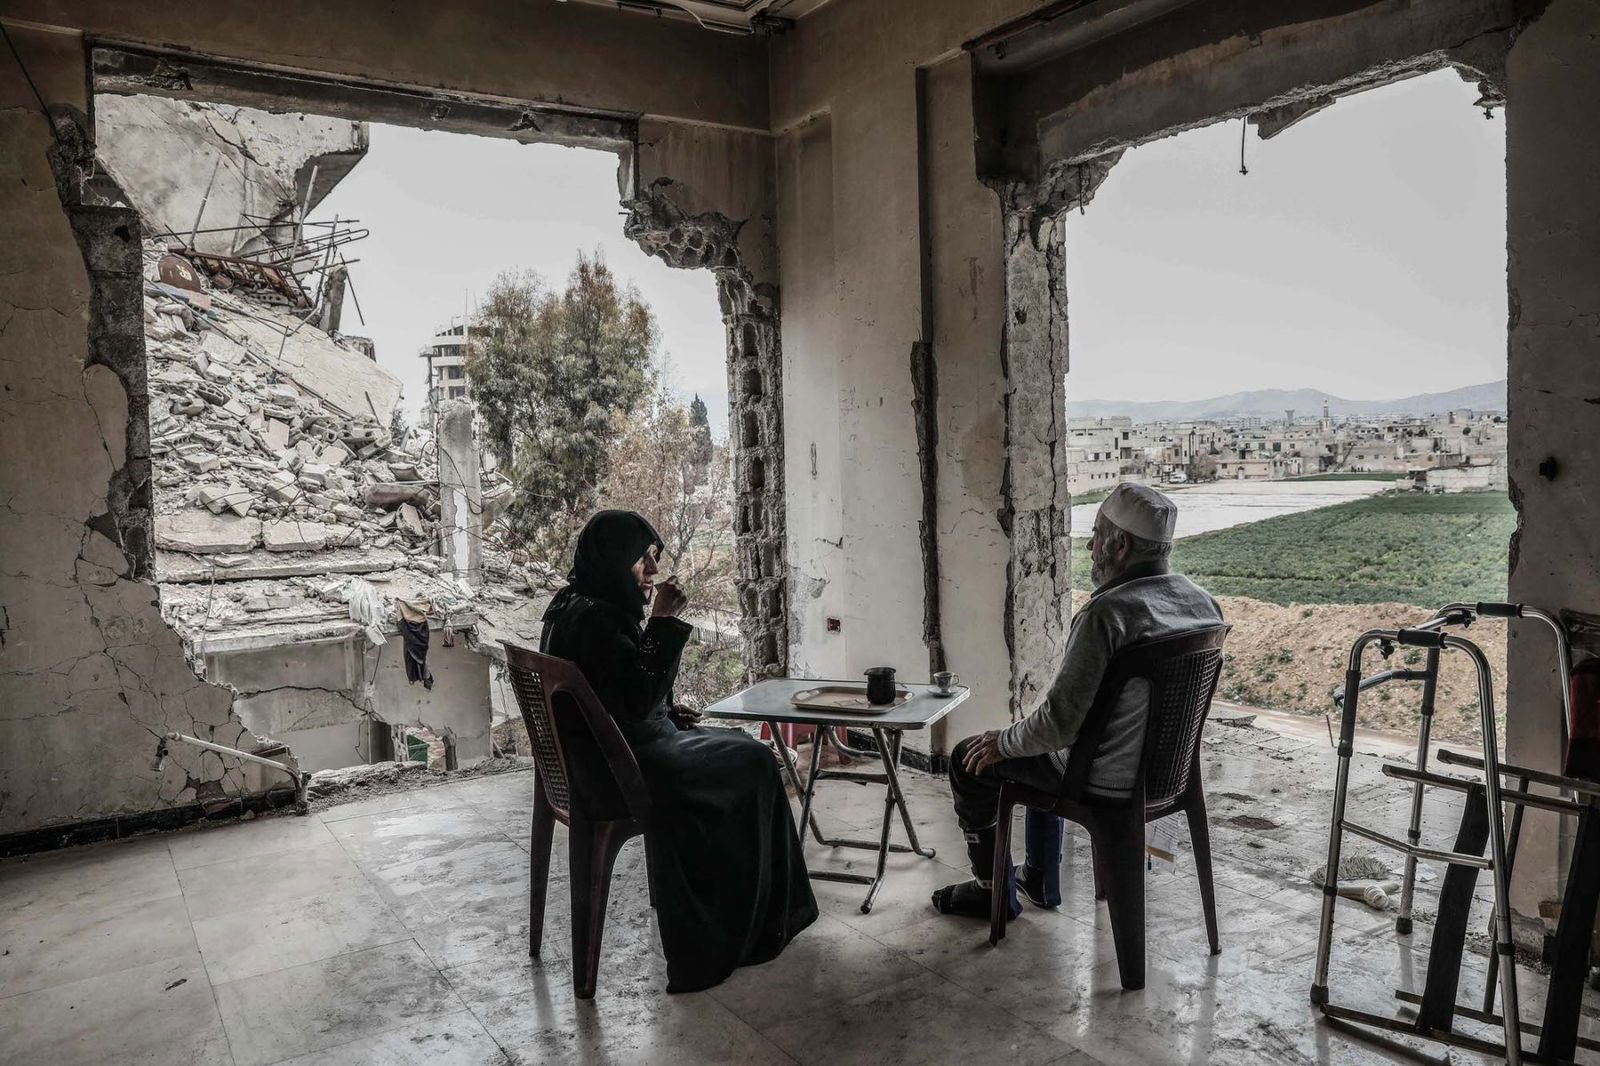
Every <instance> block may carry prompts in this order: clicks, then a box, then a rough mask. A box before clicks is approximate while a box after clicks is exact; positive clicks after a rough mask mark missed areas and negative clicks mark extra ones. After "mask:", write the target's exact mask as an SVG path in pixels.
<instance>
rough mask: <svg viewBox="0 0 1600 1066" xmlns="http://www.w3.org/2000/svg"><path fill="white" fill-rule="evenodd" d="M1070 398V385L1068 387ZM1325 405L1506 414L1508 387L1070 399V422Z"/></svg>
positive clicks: (1313, 409)
mask: <svg viewBox="0 0 1600 1066" xmlns="http://www.w3.org/2000/svg"><path fill="white" fill-rule="evenodd" d="M1067 388H1068V395H1069V396H1070V394H1071V383H1070V381H1069V383H1068V386H1067ZM1324 401H1326V403H1327V404H1328V411H1329V413H1330V414H1332V415H1333V416H1334V417H1335V418H1338V417H1341V416H1349V415H1400V414H1410V415H1428V414H1439V413H1441V412H1444V411H1453V410H1458V409H1460V408H1463V407H1469V408H1472V409H1473V410H1477V411H1504V410H1505V409H1506V383H1505V381H1504V379H1502V380H1500V381H1490V382H1487V383H1486V384H1483V385H1468V386H1465V387H1464V388H1459V389H1451V390H1449V391H1448V392H1423V393H1417V394H1416V395H1414V396H1401V397H1399V398H1398V399H1394V400H1346V399H1344V398H1343V397H1341V396H1334V395H1332V394H1331V393H1326V392H1319V391H1318V390H1316V389H1255V390H1252V391H1250V392H1235V393H1232V394H1230V395H1227V396H1213V397H1211V398H1210V399H1206V400H1076V401H1074V400H1071V399H1069V400H1068V401H1067V416H1068V417H1069V418H1104V417H1106V416H1108V415H1128V416H1130V417H1131V418H1132V419H1133V420H1134V421H1135V422H1155V421H1192V420H1195V419H1207V418H1242V417H1249V416H1261V417H1268V418H1282V417H1283V413H1284V411H1286V410H1289V409H1293V410H1294V412H1295V415H1296V417H1301V416H1306V415H1310V416H1312V417H1315V416H1317V415H1320V414H1322V405H1323V403H1324Z"/></svg>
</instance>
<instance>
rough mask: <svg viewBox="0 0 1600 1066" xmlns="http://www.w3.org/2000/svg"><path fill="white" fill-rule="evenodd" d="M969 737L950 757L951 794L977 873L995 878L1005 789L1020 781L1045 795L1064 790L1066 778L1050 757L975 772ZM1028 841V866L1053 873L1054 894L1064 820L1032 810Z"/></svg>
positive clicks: (1033, 757)
mask: <svg viewBox="0 0 1600 1066" xmlns="http://www.w3.org/2000/svg"><path fill="white" fill-rule="evenodd" d="M973 739H974V738H972V737H968V738H967V739H966V740H963V741H961V743H959V744H957V745H956V747H955V750H954V751H952V752H951V753H950V794H951V797H952V798H953V799H954V801H955V808H956V821H957V822H958V823H960V825H961V830H962V832H963V833H964V834H965V835H966V838H967V854H968V857H969V858H970V860H971V862H972V870H973V874H974V875H975V876H976V877H978V878H979V879H980V880H986V879H987V878H988V876H989V870H990V862H991V861H992V856H993V854H994V840H995V833H994V826H995V820H996V819H997V817H998V816H999V809H1000V786H1001V785H1003V784H1005V783H1006V782H1007V781H1016V782H1018V783H1019V784H1024V785H1027V786H1028V787H1029V788H1036V789H1038V790H1040V791H1041V792H1050V793H1057V792H1060V791H1061V785H1062V782H1063V781H1064V780H1065V779H1066V775H1064V774H1063V773H1062V772H1061V771H1060V770H1058V769H1056V764H1055V762H1054V761H1053V760H1052V759H1051V758H1050V756H1048V755H1029V756H1025V757H1024V758H1021V759H1001V760H1000V761H999V762H997V763H995V764H994V765H993V766H986V767H984V768H983V770H981V771H980V772H978V773H976V774H974V773H971V772H969V771H968V770H967V768H966V765H965V763H966V754H967V746H968V745H969V744H970V743H971V742H972V740H973ZM1026 822H1027V828H1026V832H1025V836H1024V839H1025V841H1026V846H1027V857H1028V858H1027V861H1028V865H1029V866H1030V867H1032V868H1033V869H1035V870H1040V871H1047V872H1048V876H1049V878H1050V885H1051V889H1050V891H1051V892H1052V893H1053V892H1054V887H1053V886H1054V880H1055V874H1056V870H1057V868H1058V866H1059V864H1060V861H1061V819H1060V818H1057V817H1056V816H1055V815H1053V814H1042V813H1040V812H1038V811H1033V810H1030V811H1028V812H1027V815H1026Z"/></svg>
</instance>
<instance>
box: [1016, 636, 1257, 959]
mask: <svg viewBox="0 0 1600 1066" xmlns="http://www.w3.org/2000/svg"><path fill="white" fill-rule="evenodd" d="M1228 629H1229V627H1228V626H1214V627H1208V628H1206V629H1201V630H1195V631H1191V632H1188V633H1182V634H1179V635H1177V636H1172V637H1165V638H1162V639H1160V640H1151V641H1144V642H1141V643H1139V644H1135V645H1131V646H1129V647H1127V648H1124V649H1123V650H1122V651H1120V652H1118V653H1117V654H1116V655H1115V656H1114V657H1113V658H1112V660H1111V665H1110V667H1109V669H1107V671H1106V675H1105V678H1104V679H1103V680H1102V681H1101V683H1100V690H1099V692H1097V693H1096V694H1095V701H1094V705H1093V706H1092V707H1091V708H1090V709H1089V713H1088V715H1087V717H1086V718H1085V719H1084V723H1083V728H1082V729H1080V730H1079V732H1078V741H1077V743H1075V744H1073V745H1072V754H1071V755H1070V757H1069V758H1068V763H1067V774H1066V782H1067V783H1066V786H1065V789H1064V791H1063V793H1062V794H1060V795H1052V794H1051V793H1048V792H1041V791H1039V790H1038V789H1033V788H1029V787H1027V786H1026V785H1021V784H1018V783H1016V782H1014V781H1008V782H1006V783H1005V785H1004V786H1003V787H1002V788H1001V790H1000V811H999V823H998V829H999V832H998V833H997V834H996V839H995V850H994V871H993V875H992V876H993V877H994V883H995V884H996V885H1002V884H1004V883H1005V877H1006V870H1007V862H1008V860H1009V859H1010V857H1011V814H1012V810H1013V808H1014V807H1015V806H1016V805H1017V804H1019V803H1020V804H1023V805H1024V806H1028V807H1032V808H1033V809H1035V810H1040V811H1045V812H1048V813H1051V814H1057V815H1060V816H1061V817H1063V818H1066V819H1068V820H1070V821H1073V822H1076V823H1077V824H1079V825H1081V826H1083V827H1084V828H1085V829H1087V830H1088V831H1089V839H1090V841H1091V842H1092V844H1093V847H1094V883H1095V898H1096V899H1104V900H1105V901H1106V904H1107V907H1108V909H1109V911H1110V917H1111V935H1112V939H1113V940H1114V941H1115V943H1116V949H1117V969H1118V971H1119V972H1120V974H1121V976H1122V987H1123V988H1126V989H1130V990H1132V989H1138V988H1143V987H1144V871H1145V850H1144V846H1145V835H1144V827H1145V823H1146V822H1153V821H1155V820H1156V819H1157V818H1164V817H1166V816H1167V815H1169V814H1172V813H1174V812H1177V811H1182V812H1184V813H1185V814H1186V815H1187V816H1188V819H1189V835H1190V837H1191V838H1192V840H1193V843H1194V860H1195V872H1196V873H1198V874H1199V877H1200V901H1201V903H1202V905H1203V907H1204V909H1205V919H1206V934H1207V936H1208V937H1209V938H1210V941H1211V954H1213V955H1215V954H1217V953H1218V952H1219V951H1221V950H1222V949H1221V948H1220V947H1219V946H1218V943H1217V903H1216V893H1215V890H1214V888H1213V886H1212V883H1211V830H1210V826H1209V825H1208V823H1207V822H1206V797H1205V792H1204V790H1203V789H1202V788H1201V784H1200V731H1201V729H1202V727H1203V726H1204V725H1205V720H1206V715H1207V714H1209V713H1210V711H1211V698H1212V696H1213V695H1214V694H1215V692H1216V688H1217V678H1218V677H1219V676H1220V674H1221V673H1222V643H1223V641H1224V640H1225V639H1226V637H1227V635H1228ZM1138 679H1143V680H1145V681H1148V682H1149V684H1150V711H1149V717H1148V719H1147V721H1146V725H1145V734H1144V750H1143V753H1142V754H1141V756H1140V759H1139V773H1138V776H1137V778H1136V779H1135V782H1134V787H1133V795H1132V797H1131V798H1129V799H1126V800H1112V799H1103V798H1100V797H1096V796H1093V795H1088V794H1086V793H1085V784H1086V783H1087V781H1088V779H1089V767H1090V764H1091V763H1092V762H1093V759H1094V753H1095V751H1096V750H1098V748H1099V747H1100V741H1101V738H1102V736H1103V735H1104V733H1105V729H1106V726H1107V724H1108V723H1109V721H1110V718H1111V712H1112V709H1113V708H1114V707H1115V705H1116V701H1117V697H1118V696H1119V695H1120V694H1121V692H1122V690H1123V688H1124V686H1126V685H1127V684H1128V682H1130V681H1134V680H1138ZM1005 901H1006V893H1004V892H995V893H994V902H993V905H992V908H991V910H990V917H989V943H990V944H998V943H999V942H1000V941H1001V940H1002V939H1004V938H1005V935H1006V908H1005Z"/></svg>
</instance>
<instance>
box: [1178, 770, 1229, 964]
mask: <svg viewBox="0 0 1600 1066" xmlns="http://www.w3.org/2000/svg"><path fill="white" fill-rule="evenodd" d="M1184 813H1185V814H1187V815H1188V816H1189V840H1190V842H1191V843H1193V844H1194V870H1195V873H1196V874H1197V875H1199V878H1200V905H1201V906H1202V907H1203V908H1204V909H1205V912H1206V936H1207V937H1208V938H1209V939H1210V941H1211V954H1213V955H1218V954H1221V952H1222V946H1221V944H1220V943H1219V942H1218V941H1217V892H1216V888H1215V886H1213V885H1212V883H1211V825H1210V823H1209V822H1208V821H1207V820H1206V797H1205V793H1203V792H1201V791H1200V787H1199V785H1198V784H1195V785H1192V786H1190V796H1189V800H1188V802H1187V803H1186V804H1185V805H1184Z"/></svg>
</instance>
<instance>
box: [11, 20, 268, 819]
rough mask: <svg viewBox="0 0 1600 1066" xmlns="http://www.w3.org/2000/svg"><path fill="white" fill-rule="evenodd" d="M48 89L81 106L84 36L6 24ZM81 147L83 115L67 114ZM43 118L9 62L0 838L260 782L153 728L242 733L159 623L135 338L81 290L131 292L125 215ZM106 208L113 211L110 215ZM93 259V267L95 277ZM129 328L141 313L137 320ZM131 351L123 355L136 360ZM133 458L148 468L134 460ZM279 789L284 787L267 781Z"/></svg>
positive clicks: (135, 239)
mask: <svg viewBox="0 0 1600 1066" xmlns="http://www.w3.org/2000/svg"><path fill="white" fill-rule="evenodd" d="M10 32H11V34H12V37H13V40H14V41H15V42H16V44H17V47H18V50H19V51H20V52H21V53H22V54H23V55H24V56H26V57H27V58H28V62H29V68H30V70H31V71H32V72H33V75H34V79H35V81H36V82H37V83H38V86H39V89H40V91H41V92H42V93H43V94H44V95H45V98H46V100H49V101H52V102H53V103H55V104H57V105H59V106H61V107H62V108H64V109H65V110H64V111H63V112H62V114H63V115H66V114H68V113H76V114H77V115H78V116H80V120H81V116H82V114H83V113H84V111H85V105H86V101H85V100H84V98H83V93H84V78H83V70H84V67H83V53H82V46H81V42H79V41H77V40H75V39H72V38H69V37H63V36H59V35H54V34H44V33H35V32H30V31H27V30H23V29H21V28H12V29H11V30H10ZM63 137H64V139H65V140H66V142H67V146H68V149H69V152H68V159H67V160H66V162H68V163H70V162H71V161H73V160H75V159H76V160H81V159H82V158H83V156H82V152H83V148H84V145H85V144H86V137H85V135H84V133H83V130H82V127H81V125H79V126H76V127H74V126H73V125H72V124H71V123H70V122H67V123H65V124H64V125H63ZM53 150H55V146H54V143H53V139H52V134H51V126H50V124H49V123H48V122H47V121H46V119H45V117H44V116H43V115H42V114H41V113H40V112H39V110H38V106H37V104H36V103H35V101H34V99H33V95H32V93H31V91H30V90H29V88H28V87H27V85H26V83H25V82H24V81H23V79H22V78H21V76H20V75H19V74H18V72H17V69H16V67H15V65H14V64H6V65H4V69H3V72H0V186H3V187H4V188H5V189H6V190H7V193H6V196H5V198H4V199H3V200H0V218H3V220H4V229H5V232H6V233H7V234H8V239H7V240H6V241H5V242H3V243H0V545H4V549H3V561H0V751H3V752H4V753H5V754H4V758H3V760H0V834H11V833H16V832H20V831H23V830H40V829H44V828H47V827H50V826H56V825H63V824H67V823H75V822H82V821H86V820H93V819H115V818H118V817H120V816H125V815H130V814H140V813H144V812H149V811H153V810H158V809H170V808H176V807H184V806H188V805H193V804H200V805H204V806H208V807H210V806H219V807H227V806H231V805H233V804H234V797H237V796H238V795H240V794H241V793H242V792H248V791H255V790H259V789H260V788H261V787H262V780H261V775H260V773H259V772H257V771H256V770H255V769H253V768H252V769H250V770H241V769H239V768H238V767H237V766H230V765H227V764H226V763H225V762H224V761H223V760H222V759H221V758H219V757H218V756H216V755H214V754H210V753H205V752H201V751H199V750H197V749H192V748H180V747H177V746H175V747H174V750H173V752H172V754H171V757H170V758H169V759H168V761H167V765H166V768H165V769H164V770H163V771H160V772H156V771H152V770H151V769H150V765H151V759H152V757H153V755H154V753H155V746H156V737H157V734H158V733H160V732H163V731H166V730H169V729H171V730H181V731H183V732H188V733H193V734H197V735H199V736H200V737H202V738H206V739H212V740H215V741H216V742H218V743H221V744H229V745H232V744H237V743H240V742H241V741H243V742H245V743H247V744H248V743H249V742H250V741H251V738H250V737H249V735H248V733H247V731H246V730H245V728H244V726H243V725H242V724H241V723H240V721H239V719H238V718H237V717H236V716H234V715H233V714H231V713H230V710H229V704H230V694H229V693H228V692H227V691H226V690H225V689H221V688H218V687H216V686H213V685H207V684H205V683H203V682H201V681H200V680H198V679H197V678H196V677H195V675H194V672H193V671H192V670H191V669H190V668H189V664H188V663H187V662H186V660H185V657H184V650H183V647H182V645H181V643H180V641H179V639H178V637H177V635H176V634H175V633H173V632H172V630H170V629H169V628H167V626H166V625H165V624H164V623H163V622H162V619H161V614H160V611H159V610H158V609H157V606H156V590H155V588H154V587H153V586H152V585H151V584H149V583H147V581H145V580H142V575H143V574H144V573H145V572H146V570H147V567H148V562H149V545H148V541H147V539H146V536H147V531H148V479H149V472H148V458H147V456H146V455H145V454H144V446H145V445H144V435H143V433H142V431H141V430H142V427H141V426H140V423H142V421H143V419H142V416H141V415H140V414H139V411H140V410H141V405H142V404H143V403H144V402H145V397H144V396H143V379H142V377H140V376H139V374H138V373H136V372H135V371H134V370H133V367H134V366H135V364H137V363H142V361H143V342H142V337H141V338H135V337H133V336H131V335H121V334H119V333H117V332H116V331H115V329H114V328H112V327H108V326H107V325H106V324H105V323H101V324H100V328H97V329H96V330H95V331H94V332H93V333H91V321H90V295H91V292H92V291H94V290H95V289H98V290H100V292H101V296H102V297H103V298H106V299H113V300H114V299H117V298H118V293H120V294H121V295H122V296H123V297H127V296H128V295H129V294H130V293H131V298H132V299H134V300H137V299H138V298H139V296H138V293H139V290H140V285H141V282H140V273H139V270H140V268H139V232H138V225H137V221H136V219H134V218H133V216H132V213H131V212H128V211H116V210H115V209H106V208H100V209H93V208H85V209H78V210H77V211H76V212H75V218H76V220H77V221H78V222H79V229H80V233H81V234H82V235H84V236H85V239H86V242H87V247H88V249H89V254H90V263H89V268H90V269H86V266H85V254H84V253H83V252H81V251H80V249H79V246H78V243H77V241H76V239H75V237H74V228H73V221H72V220H69V217H68V214H67V213H66V212H65V211H64V210H63V203H62V197H61V195H60V194H59V193H58V191H57V185H56V180H55V177H54V175H53V173H52V168H51V163H50V159H49V153H51V152H52V151H53ZM108 211H109V212H111V213H110V214H106V212H108ZM91 269H92V273H91ZM131 321H132V324H133V327H134V328H138V324H139V321H140V320H139V317H138V315H137V314H135V315H134V316H133V317H132V320H131ZM135 355H136V356H137V358H134V356H135ZM141 471H142V472H141ZM272 783H273V784H276V783H277V782H276V781H274V782H272Z"/></svg>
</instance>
